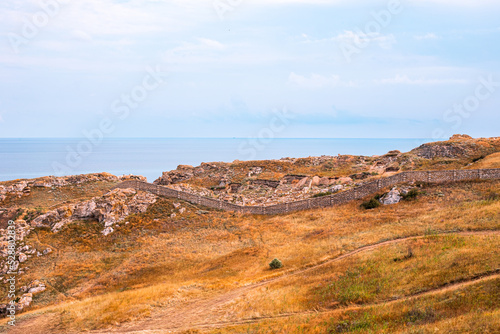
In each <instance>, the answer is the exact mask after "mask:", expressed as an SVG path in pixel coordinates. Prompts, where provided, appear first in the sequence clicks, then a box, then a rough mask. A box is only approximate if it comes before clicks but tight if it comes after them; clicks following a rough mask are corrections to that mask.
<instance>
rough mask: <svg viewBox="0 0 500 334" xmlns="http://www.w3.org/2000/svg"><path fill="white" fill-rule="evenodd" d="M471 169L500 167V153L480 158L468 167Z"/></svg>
mask: <svg viewBox="0 0 500 334" xmlns="http://www.w3.org/2000/svg"><path fill="white" fill-rule="evenodd" d="M467 168H469V169H481V168H500V153H493V154H490V155H488V156H486V157H484V158H483V159H480V160H478V161H477V162H475V163H473V164H472V165H471V166H469V167H467Z"/></svg>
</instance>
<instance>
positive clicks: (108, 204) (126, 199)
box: [31, 189, 157, 236]
mask: <svg viewBox="0 0 500 334" xmlns="http://www.w3.org/2000/svg"><path fill="white" fill-rule="evenodd" d="M156 200H157V196H156V195H153V194H150V193H146V192H137V191H136V190H134V189H115V190H112V191H110V192H108V193H107V194H105V195H104V196H102V197H96V198H93V199H91V200H89V201H84V202H80V203H77V204H70V205H67V206H63V207H60V208H58V209H56V210H52V211H49V212H47V213H45V214H43V215H41V216H39V217H37V218H35V219H34V220H33V221H32V222H31V224H32V226H33V227H48V228H50V229H51V230H52V232H55V233H57V232H59V231H60V230H61V229H62V228H63V227H64V226H65V225H67V224H70V223H72V222H74V221H77V220H82V219H95V220H97V221H99V223H101V224H102V225H103V227H104V229H103V230H102V231H101V233H102V234H104V235H105V236H106V235H108V234H110V233H112V232H113V231H114V228H113V227H114V226H115V225H116V224H118V223H120V222H122V221H123V220H125V218H126V217H128V216H129V215H131V214H136V213H142V212H145V211H146V210H147V209H148V207H149V206H150V205H151V204H153V203H155V202H156Z"/></svg>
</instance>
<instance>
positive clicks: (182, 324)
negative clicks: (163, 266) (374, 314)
mask: <svg viewBox="0 0 500 334" xmlns="http://www.w3.org/2000/svg"><path fill="white" fill-rule="evenodd" d="M444 235H460V236H480V235H500V231H480V232H450V233H442V234H435V236H444ZM425 237H426V236H413V237H406V238H400V239H394V240H390V241H384V242H381V243H378V244H374V245H369V246H365V247H361V248H359V249H357V250H354V251H352V252H349V253H346V254H343V255H341V256H338V257H336V258H333V259H330V260H327V261H325V262H323V263H320V264H317V265H314V266H311V267H308V268H305V269H300V270H296V271H292V272H288V273H285V274H284V275H282V276H279V277H275V278H272V279H268V280H264V281H261V282H258V283H254V284H250V285H247V286H243V287H240V288H237V289H234V290H232V291H229V292H225V293H223V294H220V295H217V296H214V297H208V298H204V299H198V300H193V301H190V302H188V303H187V304H185V305H182V306H176V307H167V308H164V309H162V310H161V311H160V312H159V313H157V314H156V315H154V316H153V317H151V318H149V319H146V320H141V321H138V322H134V323H129V324H123V325H122V326H120V327H117V328H115V329H112V330H107V331H93V332H91V333H93V334H104V333H129V334H149V333H155V334H156V333H176V332H180V331H185V330H188V329H209V328H219V327H226V326H232V325H241V324H251V323H256V322H259V321H263V320H268V319H277V318H286V317H291V316H299V315H307V314H317V313H333V312H343V311H346V310H353V309H360V308H366V307H370V306H376V305H381V304H386V305H388V304H391V303H396V302H401V301H405V300H410V299H414V298H418V297H423V296H427V295H433V294H438V293H444V292H448V291H452V290H457V289H461V288H463V287H467V286H469V285H472V284H476V283H479V282H481V281H487V280H492V279H497V278H500V270H497V271H494V272H490V273H487V274H484V275H483V276H479V277H473V278H470V279H468V280H463V281H459V282H455V283H452V284H448V285H445V286H442V287H439V288H436V289H433V290H429V291H425V292H422V293H419V294H415V295H411V296H405V297H402V298H400V299H395V300H390V301H384V302H379V303H376V304H366V305H360V306H354V307H348V308H338V309H330V310H324V311H306V312H301V313H289V314H280V315H277V316H270V317H257V318H251V319H240V320H232V321H229V320H228V321H226V320H222V319H225V318H226V316H227V315H226V314H225V313H224V311H223V310H222V307H223V306H224V305H226V304H228V303H231V302H233V301H234V300H236V299H238V298H240V297H243V296H244V295H245V294H246V293H248V292H250V291H251V290H254V289H257V288H259V287H262V286H265V285H267V284H270V283H273V282H277V281H279V280H282V279H284V278H287V277H290V276H295V275H300V274H303V273H307V272H309V271H312V270H315V269H317V268H320V267H322V266H326V265H329V264H331V263H333V262H337V261H341V260H343V259H346V258H349V257H352V256H354V255H356V254H359V253H362V252H369V251H372V250H375V249H377V248H380V247H384V246H388V245H392V244H397V243H401V242H405V241H408V240H417V239H422V238H425Z"/></svg>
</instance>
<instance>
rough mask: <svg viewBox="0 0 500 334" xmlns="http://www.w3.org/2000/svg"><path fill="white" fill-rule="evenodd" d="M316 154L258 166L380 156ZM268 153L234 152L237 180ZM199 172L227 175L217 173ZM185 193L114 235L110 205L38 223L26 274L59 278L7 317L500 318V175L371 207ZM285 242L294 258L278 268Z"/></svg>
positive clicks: (358, 322)
mask: <svg viewBox="0 0 500 334" xmlns="http://www.w3.org/2000/svg"><path fill="white" fill-rule="evenodd" d="M497 141H498V140H497ZM497 141H496V142H495V143H496V144H498V143H497ZM476 144H477V145H479V146H480V148H479V149H478V152H483V151H484V152H486V153H488V152H490V151H491V150H492V148H491V141H487V140H484V141H482V140H478V141H476V143H475V144H474V145H476ZM496 144H495V145H496ZM438 145H441V144H438ZM495 149H497V150H498V147H497V148H495ZM481 154H482V153H481ZM313 160H314V159H313V158H305V159H299V160H297V161H295V163H293V165H292V164H290V163H289V162H283V161H281V162H280V161H267V162H260V165H262V166H263V167H265V172H264V173H263V174H261V175H260V176H259V177H261V178H265V179H276V180H277V179H280V178H282V177H283V176H284V175H286V174H304V175H305V174H307V175H312V174H314V175H319V176H332V177H333V176H336V177H338V176H344V175H350V174H352V173H359V172H362V171H364V170H365V169H366V168H368V167H369V166H371V165H372V164H375V163H376V160H377V158H376V157H374V158H368V157H347V156H346V157H344V158H342V159H335V160H331V161H325V162H323V163H322V164H320V165H317V166H312V164H313ZM405 161H406V162H408V163H404V162H405ZM400 162H401V165H402V166H406V167H404V168H403V169H405V168H410V167H411V169H449V168H498V167H500V155H499V153H493V154H484V156H483V155H480V156H476V155H471V156H468V157H467V158H457V159H451V158H434V159H417V158H415V154H414V153H411V152H410V153H407V154H403V155H402V156H401V157H400ZM410 162H411V163H410ZM255 165H256V162H248V163H247V162H238V163H234V164H232V165H231V168H232V171H233V172H234V174H233V176H232V177H233V180H240V179H241V180H243V179H245V178H246V177H247V174H248V170H249V169H251V168H253V167H254V166H255ZM190 182H192V183H193V184H197V183H199V185H201V186H211V185H215V184H212V183H214V181H213V180H211V179H210V177H206V175H204V176H201V177H199V178H194V179H193V180H191V181H190ZM113 185H114V184H113V183H107V182H93V183H92V182H91V183H86V184H82V185H79V186H66V187H62V188H54V189H32V191H31V194H30V195H29V196H27V197H22V198H20V199H13V198H12V199H9V200H8V201H7V202H6V203H5V206H6V207H7V208H9V209H10V211H9V214H10V215H12V217H14V216H16V217H17V216H20V217H23V218H24V219H26V220H28V221H29V220H31V219H33V218H34V217H36V216H37V215H39V214H40V213H42V212H45V211H47V210H48V209H49V208H51V207H57V206H59V205H63V204H65V203H68V202H75V201H80V200H85V199H89V198H91V197H94V196H98V195H101V194H102V193H104V192H106V191H107V190H108V189H110V188H111V187H112V186H113ZM368 199H369V198H368ZM368 199H364V200H368ZM176 202H177V201H175V200H172V199H166V198H160V199H159V200H158V201H157V202H156V203H155V204H153V205H152V206H150V207H149V209H148V210H147V211H146V212H145V213H142V214H138V215H133V216H130V217H128V219H127V221H128V222H129V223H128V224H126V225H125V224H121V225H120V227H119V228H118V229H117V230H116V231H115V232H114V233H112V234H111V235H108V236H107V237H105V236H103V235H102V234H101V232H100V231H101V230H102V226H101V225H100V224H99V223H98V222H96V221H79V222H76V223H73V224H70V225H67V226H65V227H64V228H63V229H62V230H61V232H59V233H58V234H54V233H52V232H51V231H50V230H48V229H43V228H37V229H36V230H35V231H34V232H32V234H31V235H30V236H29V237H28V240H26V243H28V244H30V245H32V246H34V247H35V248H37V249H45V248H47V247H50V248H51V249H53V250H54V252H53V253H51V254H49V255H46V256H43V257H36V256H35V257H33V258H31V259H30V262H29V268H30V269H29V270H28V271H27V272H26V274H24V276H22V279H21V281H20V282H19V283H18V284H19V285H25V284H28V283H29V282H31V281H33V280H35V279H38V280H41V281H43V282H44V283H45V285H46V287H47V290H46V291H45V292H44V293H42V294H39V295H36V296H35V297H34V302H33V305H32V307H31V308H30V309H28V310H27V312H25V313H23V314H21V315H20V316H19V318H18V327H16V328H15V329H9V328H8V327H7V326H6V321H5V320H3V321H1V322H0V332H11V333H14V334H15V333H33V334H37V333H40V334H41V333H80V332H84V331H95V333H105V332H107V329H108V328H114V329H115V330H117V331H118V332H127V331H132V330H137V331H139V332H140V331H141V330H148V329H151V330H154V329H159V330H165V331H166V330H167V329H175V330H177V331H178V332H181V333H204V332H209V333H220V334H225V333H431V332H432V333H463V332H467V333H498V332H499V331H498V328H500V277H499V275H500V254H499V252H498V249H500V232H499V231H500V181H494V182H463V183H457V184H442V185H426V184H423V185H421V187H420V189H418V196H417V197H416V198H415V199H411V200H406V201H402V202H401V203H399V204H396V205H391V206H381V207H378V208H376V209H373V210H365V209H362V208H361V207H360V204H361V203H362V202H363V200H362V201H356V202H352V203H350V204H347V205H343V206H339V207H334V208H328V209H322V210H311V211H304V212H296V213H292V214H287V215H278V216H265V217H264V216H248V215H240V214H234V213H230V212H220V211H216V210H206V209H205V208H200V207H197V206H195V205H192V204H190V203H185V202H182V203H181V204H182V206H183V207H185V208H187V211H186V213H184V214H182V215H177V216H176V217H174V218H172V217H171V214H172V212H174V203H176ZM4 218H5V217H4ZM9 219H10V218H9ZM274 258H278V259H279V260H281V261H282V263H283V264H284V267H283V268H280V269H277V270H271V269H270V268H269V263H270V261H271V260H272V259H274ZM0 295H2V296H5V295H6V285H4V284H0Z"/></svg>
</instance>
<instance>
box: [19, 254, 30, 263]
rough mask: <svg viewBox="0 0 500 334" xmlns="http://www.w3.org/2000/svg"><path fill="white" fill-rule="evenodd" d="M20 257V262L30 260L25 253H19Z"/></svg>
mask: <svg viewBox="0 0 500 334" xmlns="http://www.w3.org/2000/svg"><path fill="white" fill-rule="evenodd" d="M18 258H19V262H21V263H23V262H26V260H28V256H27V255H26V254H24V253H19V255H18Z"/></svg>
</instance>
